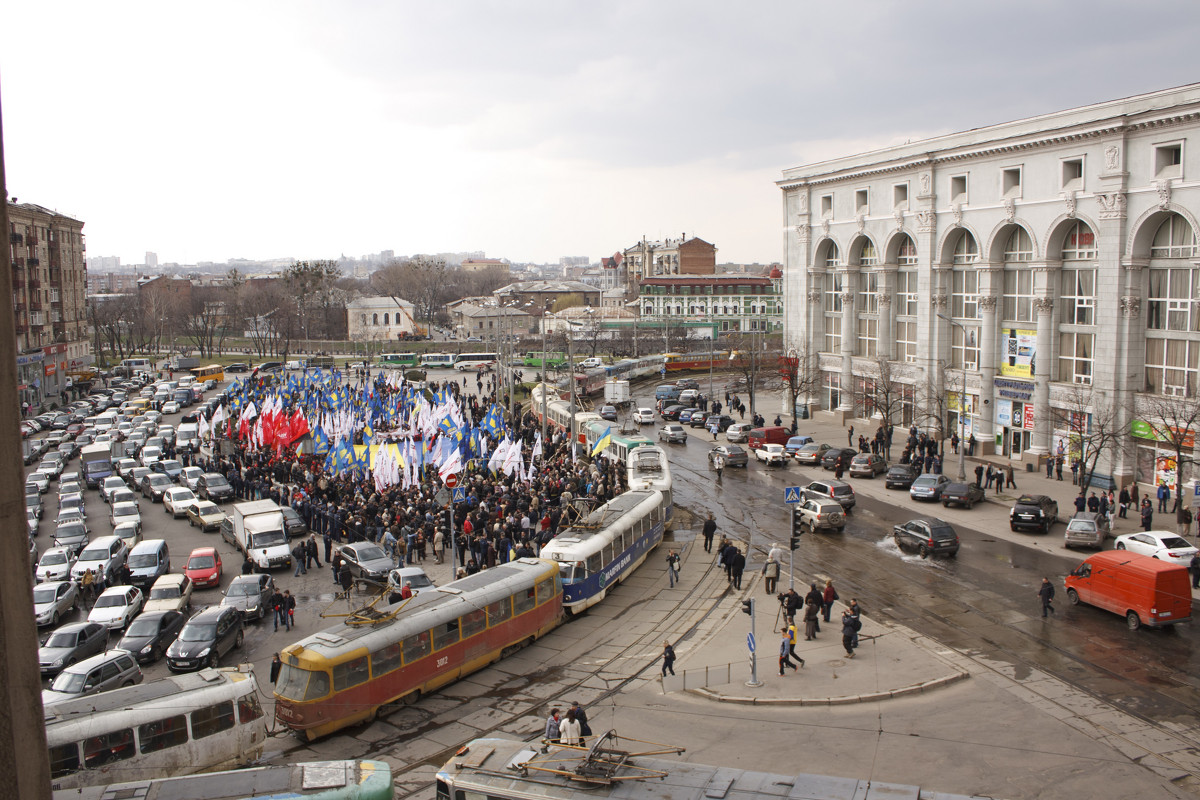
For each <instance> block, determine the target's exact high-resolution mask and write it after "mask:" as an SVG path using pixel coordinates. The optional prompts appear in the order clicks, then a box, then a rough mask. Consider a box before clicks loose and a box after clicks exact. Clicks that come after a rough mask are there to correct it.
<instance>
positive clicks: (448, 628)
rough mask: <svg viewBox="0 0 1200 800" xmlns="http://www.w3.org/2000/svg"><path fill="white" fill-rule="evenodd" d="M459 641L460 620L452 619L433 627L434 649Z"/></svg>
mask: <svg viewBox="0 0 1200 800" xmlns="http://www.w3.org/2000/svg"><path fill="white" fill-rule="evenodd" d="M457 643H458V620H456V619H452V620H450V621H449V622H447V623H445V624H444V625H438V626H437V627H436V628H434V629H433V649H434V650H441V649H442V648H443V647H449V646H450V645H452V644H457Z"/></svg>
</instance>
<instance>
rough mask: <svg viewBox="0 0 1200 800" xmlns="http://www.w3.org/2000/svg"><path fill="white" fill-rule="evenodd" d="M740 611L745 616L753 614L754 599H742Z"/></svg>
mask: <svg viewBox="0 0 1200 800" xmlns="http://www.w3.org/2000/svg"><path fill="white" fill-rule="evenodd" d="M742 613H743V614H745V615H747V616H751V617H752V616H754V601H753V600H743V601H742Z"/></svg>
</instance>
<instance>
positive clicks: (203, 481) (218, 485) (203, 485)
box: [196, 472, 233, 503]
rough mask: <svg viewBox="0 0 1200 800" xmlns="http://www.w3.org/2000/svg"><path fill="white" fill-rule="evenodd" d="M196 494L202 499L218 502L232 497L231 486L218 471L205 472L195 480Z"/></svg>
mask: <svg viewBox="0 0 1200 800" xmlns="http://www.w3.org/2000/svg"><path fill="white" fill-rule="evenodd" d="M196 496H197V497H199V498H200V499H202V500H211V501H212V502H214V503H220V502H223V501H225V500H232V499H233V487H232V486H230V485H229V481H227V480H225V476H224V475H222V474H220V473H218V472H206V473H204V474H203V475H201V476H200V480H199V481H197V482H196Z"/></svg>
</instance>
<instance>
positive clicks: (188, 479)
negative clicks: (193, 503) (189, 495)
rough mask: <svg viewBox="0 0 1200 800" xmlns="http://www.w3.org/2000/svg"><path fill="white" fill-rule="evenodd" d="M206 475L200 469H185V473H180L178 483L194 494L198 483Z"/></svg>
mask: <svg viewBox="0 0 1200 800" xmlns="http://www.w3.org/2000/svg"><path fill="white" fill-rule="evenodd" d="M203 474H204V470H202V469H200V468H199V467H184V468H183V472H180V473H179V478H178V479H177V481H176V482H177V483H180V484H182V485H184V486H186V487H187V488H189V489H191V490H192V491H193V492H195V491H196V483H197V482H198V481H199V480H200V476H201V475H203Z"/></svg>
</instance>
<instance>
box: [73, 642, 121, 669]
mask: <svg viewBox="0 0 1200 800" xmlns="http://www.w3.org/2000/svg"><path fill="white" fill-rule="evenodd" d="M121 656H125V657H126V658H133V654H132V653H130V652H129V651H128V650H121V649H120V648H116V647H114V648H113V649H111V650H109V651H108V652H105V653H97V654H96V655H94V656H89V657H88V658H85V659H84V660H83V661H80V662H78V663H76V664H72V665H71V666H69V667H66V668H64V669H63V672H89V671H90V670H91V669H92V668H93V667H98V666H100V665H101V664H104V663H107V662H109V661H112V660H114V659H117V658H120V657H121Z"/></svg>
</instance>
